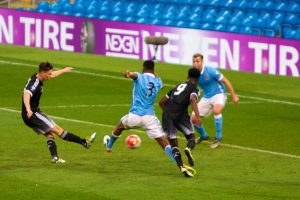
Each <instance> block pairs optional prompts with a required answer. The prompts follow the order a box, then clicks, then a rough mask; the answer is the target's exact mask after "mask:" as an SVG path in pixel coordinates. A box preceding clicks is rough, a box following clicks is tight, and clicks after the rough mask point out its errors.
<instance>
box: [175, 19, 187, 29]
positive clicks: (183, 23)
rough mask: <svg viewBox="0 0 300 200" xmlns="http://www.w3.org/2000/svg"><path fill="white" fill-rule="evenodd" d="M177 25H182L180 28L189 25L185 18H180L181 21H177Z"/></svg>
mask: <svg viewBox="0 0 300 200" xmlns="http://www.w3.org/2000/svg"><path fill="white" fill-rule="evenodd" d="M175 26H177V27H180V28H186V27H187V23H186V21H184V20H180V21H177V22H176V24H175Z"/></svg>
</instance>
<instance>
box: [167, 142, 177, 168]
mask: <svg viewBox="0 0 300 200" xmlns="http://www.w3.org/2000/svg"><path fill="white" fill-rule="evenodd" d="M165 152H166V153H167V154H168V156H169V157H170V158H171V160H172V161H173V162H174V163H175V164H176V161H175V159H174V157H173V154H172V148H171V145H167V146H166V147H165Z"/></svg>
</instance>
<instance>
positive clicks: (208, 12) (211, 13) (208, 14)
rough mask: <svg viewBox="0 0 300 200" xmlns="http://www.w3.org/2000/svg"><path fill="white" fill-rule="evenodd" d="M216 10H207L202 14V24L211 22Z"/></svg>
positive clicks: (214, 17)
mask: <svg viewBox="0 0 300 200" xmlns="http://www.w3.org/2000/svg"><path fill="white" fill-rule="evenodd" d="M216 15H217V10H216V9H215V8H208V9H207V10H205V12H204V14H203V21H204V22H213V21H214V20H215V19H216Z"/></svg>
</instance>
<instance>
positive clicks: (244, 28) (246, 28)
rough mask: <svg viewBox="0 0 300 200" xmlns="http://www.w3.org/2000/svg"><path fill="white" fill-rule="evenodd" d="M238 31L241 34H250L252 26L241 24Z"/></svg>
mask: <svg viewBox="0 0 300 200" xmlns="http://www.w3.org/2000/svg"><path fill="white" fill-rule="evenodd" d="M240 33H242V34H248V35H249V34H252V28H251V27H250V26H242V27H241V28H240Z"/></svg>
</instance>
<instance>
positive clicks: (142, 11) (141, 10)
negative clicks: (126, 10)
mask: <svg viewBox="0 0 300 200" xmlns="http://www.w3.org/2000/svg"><path fill="white" fill-rule="evenodd" d="M149 10H150V5H149V4H147V3H142V4H140V5H139V7H138V8H137V14H136V16H137V17H139V18H146V17H148V15H149Z"/></svg>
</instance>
